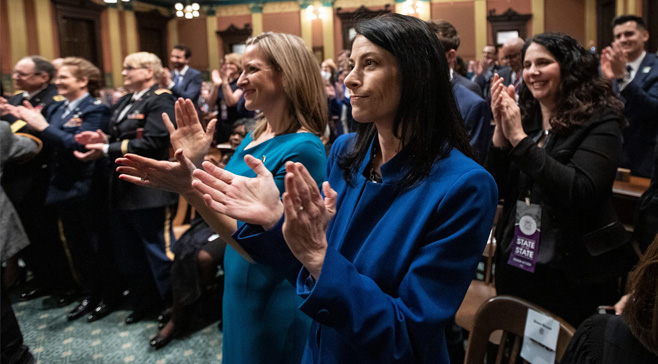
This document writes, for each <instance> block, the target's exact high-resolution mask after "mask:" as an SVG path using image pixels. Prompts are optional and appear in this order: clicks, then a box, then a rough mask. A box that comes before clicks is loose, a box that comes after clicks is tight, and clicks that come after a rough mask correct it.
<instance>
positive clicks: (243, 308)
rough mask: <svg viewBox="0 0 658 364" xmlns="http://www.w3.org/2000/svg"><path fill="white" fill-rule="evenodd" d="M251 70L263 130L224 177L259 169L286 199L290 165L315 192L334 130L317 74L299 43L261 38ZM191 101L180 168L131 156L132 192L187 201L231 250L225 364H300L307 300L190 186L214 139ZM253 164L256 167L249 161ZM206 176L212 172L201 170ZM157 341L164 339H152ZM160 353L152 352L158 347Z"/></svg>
mask: <svg viewBox="0 0 658 364" xmlns="http://www.w3.org/2000/svg"><path fill="white" fill-rule="evenodd" d="M242 66H243V68H244V71H243V72H242V75H241V76H240V78H239V80H238V82H237V84H238V86H239V87H240V88H241V89H242V90H243V91H244V99H245V106H246V108H247V109H248V110H260V111H261V114H260V115H259V116H258V118H259V124H258V125H257V126H256V128H255V129H254V131H253V132H251V133H249V134H248V135H247V136H246V137H245V139H244V140H243V141H242V143H241V144H240V146H239V147H238V148H237V149H236V151H235V154H234V155H233V157H232V158H231V160H230V161H229V162H228V164H227V165H226V170H227V171H230V172H232V173H234V174H237V175H243V176H247V177H254V176H256V174H255V173H254V171H253V170H252V168H254V163H250V164H249V165H248V164H247V163H246V162H245V157H247V156H253V157H256V158H257V160H256V162H255V163H256V164H257V165H258V166H257V167H256V168H257V169H258V170H259V171H261V173H268V174H270V175H273V176H274V181H275V184H276V187H274V188H276V189H278V191H276V192H275V193H274V194H275V195H276V196H277V197H276V198H277V199H278V196H279V195H280V193H283V190H284V187H283V185H284V176H285V174H286V171H285V164H286V162H288V161H294V162H301V163H304V165H305V166H307V167H308V169H309V171H310V174H311V175H312V178H313V179H314V180H315V183H316V185H318V184H319V183H321V182H322V180H323V179H324V173H325V153H324V146H323V145H322V143H321V141H320V138H319V135H320V134H321V133H322V132H323V131H324V129H325V127H326V124H327V103H326V99H325V97H326V96H325V92H324V86H323V82H322V77H321V76H320V69H319V67H318V65H317V61H316V60H315V58H314V56H313V54H312V53H311V51H310V50H309V49H308V48H307V47H306V45H305V44H304V42H303V40H302V39H301V38H299V37H296V36H293V35H289V34H282V33H269V32H268V33H263V34H260V35H258V36H256V37H254V38H251V39H249V40H248V41H247V48H246V50H245V53H244V55H243V57H242ZM193 107H194V106H193V105H192V103H191V101H185V102H183V101H182V100H179V101H178V103H177V105H176V112H177V114H176V115H177V117H178V118H177V121H178V124H179V125H178V130H174V128H173V126H171V125H170V126H169V131H170V133H171V140H172V143H173V145H174V148H175V149H178V148H181V149H179V150H177V151H176V154H175V156H176V158H177V160H178V161H177V162H164V161H156V160H152V159H146V158H141V157H139V156H135V155H131V154H128V155H126V158H122V159H119V160H117V163H119V164H121V165H125V167H120V168H119V169H118V171H119V172H121V173H125V175H123V176H122V177H121V178H122V179H125V180H127V181H130V182H132V183H135V184H138V185H141V186H149V187H154V188H161V189H166V190H169V191H176V192H178V193H180V194H181V195H182V196H183V197H184V198H185V199H186V200H187V201H188V202H189V203H190V204H191V205H193V206H194V207H195V208H196V209H197V211H199V213H201V215H202V216H203V218H204V219H205V220H206V222H208V225H210V227H212V228H213V230H215V231H216V232H217V233H219V235H220V236H221V238H222V239H224V240H225V241H226V242H227V243H228V244H229V246H228V247H227V248H226V253H225V257H224V271H225V276H224V282H225V283H224V301H223V302H224V303H223V314H222V316H223V339H224V342H223V345H222V347H223V351H224V353H223V358H222V362H223V363H228V364H233V363H239V364H249V363H299V362H301V358H302V352H303V350H304V342H305V340H306V336H307V335H308V330H309V326H310V318H309V317H307V316H305V315H304V314H303V313H302V312H300V311H299V310H297V307H298V306H299V305H300V304H301V302H302V299H301V298H300V297H299V296H298V295H297V293H296V291H295V287H294V286H293V285H292V284H291V282H289V281H287V280H286V278H285V276H284V275H283V274H281V273H279V272H277V271H276V270H274V269H272V268H270V267H267V266H265V265H262V264H250V262H249V261H248V259H250V258H248V256H246V255H241V253H244V251H243V250H242V249H240V248H239V247H237V249H236V247H235V246H234V245H233V246H232V245H231V244H234V241H233V240H232V238H231V234H232V233H233V232H234V231H236V230H237V229H238V227H239V226H242V225H243V223H242V222H240V221H236V220H235V219H232V218H229V217H227V216H225V215H223V214H222V213H220V212H217V211H215V210H213V209H211V208H210V207H208V206H207V205H206V203H205V201H204V197H203V194H201V193H200V192H198V191H197V190H196V189H194V188H193V187H192V172H193V169H194V164H193V163H192V161H195V164H198V165H200V163H201V162H200V161H201V160H202V158H203V156H204V155H205V154H206V151H207V149H208V145H209V144H210V141H211V140H212V135H213V125H214V123H213V122H212V121H211V122H210V124H209V128H208V130H207V132H205V133H204V132H203V130H202V128H201V125H200V123H199V121H198V119H197V118H196V114H195V113H194V112H193V110H194V109H193ZM247 159H248V160H250V161H253V159H254V158H251V159H250V158H247ZM204 167H205V168H213V167H214V166H212V165H210V164H207V163H204ZM155 339H157V337H156V338H155ZM154 346H155V345H154Z"/></svg>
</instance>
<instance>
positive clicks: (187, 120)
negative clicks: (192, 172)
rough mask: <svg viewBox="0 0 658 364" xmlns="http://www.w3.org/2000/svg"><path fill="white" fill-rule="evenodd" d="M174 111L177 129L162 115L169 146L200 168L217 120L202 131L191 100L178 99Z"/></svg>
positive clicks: (212, 121) (166, 116)
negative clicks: (167, 132) (169, 141)
mask: <svg viewBox="0 0 658 364" xmlns="http://www.w3.org/2000/svg"><path fill="white" fill-rule="evenodd" d="M174 110H175V112H176V125H177V128H176V127H174V124H173V123H172V122H171V120H170V119H169V115H167V114H166V113H162V121H163V122H164V124H165V126H166V127H167V130H169V136H170V139H171V145H172V147H173V148H174V149H175V150H177V149H182V150H183V154H185V157H187V158H189V160H191V161H192V163H194V165H195V166H197V167H199V168H200V167H201V163H202V162H203V157H204V156H205V155H206V154H208V148H209V147H210V143H211V142H212V139H213V135H214V133H215V124H216V123H217V119H212V120H210V122H209V123H208V127H207V129H206V130H205V131H204V130H203V127H202V126H201V122H200V121H199V116H198V115H197V113H196V109H195V108H194V103H193V102H192V100H189V99H188V100H183V99H182V98H179V99H178V100H177V101H176V106H175V108H174Z"/></svg>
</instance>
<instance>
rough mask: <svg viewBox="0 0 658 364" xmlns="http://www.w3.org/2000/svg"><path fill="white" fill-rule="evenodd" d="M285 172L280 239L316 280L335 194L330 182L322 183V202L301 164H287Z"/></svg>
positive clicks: (311, 178) (334, 211) (325, 247)
mask: <svg viewBox="0 0 658 364" xmlns="http://www.w3.org/2000/svg"><path fill="white" fill-rule="evenodd" d="M286 171H287V173H286V177H285V184H286V192H285V193H284V194H283V205H284V207H285V222H284V224H283V236H284V238H285V239H286V243H287V244H288V247H289V248H290V251H291V252H292V253H293V255H294V256H295V257H296V258H297V259H298V260H299V261H300V262H301V263H302V264H303V265H304V267H306V269H307V270H308V271H309V273H311V275H312V276H313V277H314V278H316V279H317V278H318V277H319V276H320V272H321V271H322V265H323V263H324V258H325V255H326V252H327V225H328V224H329V221H330V220H331V219H332V218H333V217H334V215H335V214H336V196H337V193H336V191H334V190H333V189H332V188H331V186H330V185H329V182H324V183H323V184H322V190H323V192H324V196H325V198H324V199H323V198H322V195H320V191H319V190H318V187H317V184H316V182H315V180H314V179H313V177H312V176H311V174H310V173H309V172H308V171H307V170H306V168H305V167H304V166H303V165H302V164H301V163H292V162H288V163H287V164H286Z"/></svg>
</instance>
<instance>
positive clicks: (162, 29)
mask: <svg viewBox="0 0 658 364" xmlns="http://www.w3.org/2000/svg"><path fill="white" fill-rule="evenodd" d="M135 18H136V19H137V33H138V34H139V50H140V51H143V52H151V53H153V54H155V55H156V56H158V57H159V58H160V60H161V61H162V65H163V66H166V65H167V60H168V59H169V50H168V49H167V24H168V23H169V19H170V18H169V17H166V16H163V15H162V14H161V13H160V12H159V11H157V10H155V9H154V10H151V11H149V12H136V13H135ZM173 46H174V45H172V47H173Z"/></svg>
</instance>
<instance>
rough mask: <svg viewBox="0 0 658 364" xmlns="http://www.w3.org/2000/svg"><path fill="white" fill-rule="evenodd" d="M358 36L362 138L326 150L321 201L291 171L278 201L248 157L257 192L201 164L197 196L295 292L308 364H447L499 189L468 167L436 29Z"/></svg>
mask: <svg viewBox="0 0 658 364" xmlns="http://www.w3.org/2000/svg"><path fill="white" fill-rule="evenodd" d="M356 32H357V36H356V38H355V39H354V42H353V45H352V53H351V57H350V65H351V72H350V73H349V75H348V76H347V78H346V79H345V85H346V87H347V88H349V90H350V95H351V98H350V102H351V104H352V108H353V109H352V110H353V111H352V112H353V116H354V119H355V120H357V121H358V122H359V127H358V131H357V133H356V134H348V135H344V136H341V137H339V138H338V139H337V140H336V141H335V143H334V144H333V147H332V150H331V153H330V155H329V160H328V166H327V181H326V182H324V184H323V186H322V189H323V191H324V198H323V196H322V195H321V194H320V191H319V190H318V188H317V186H316V184H315V182H314V180H313V179H312V178H311V175H310V174H309V173H308V172H307V170H306V168H305V166H304V165H303V164H301V163H288V164H287V165H286V171H287V174H286V176H285V190H286V192H285V193H284V194H283V201H280V200H279V199H278V198H276V197H277V196H276V193H275V192H274V191H273V189H272V187H271V186H272V185H273V182H272V176H271V175H270V174H269V173H268V172H267V171H266V170H264V169H263V168H262V167H261V161H260V160H259V159H257V158H254V157H252V156H247V157H246V158H245V160H246V162H247V163H248V164H249V165H250V166H252V168H253V169H254V171H255V172H256V173H257V177H256V178H244V177H239V176H236V175H233V174H231V173H228V172H227V171H224V170H221V169H219V168H213V167H212V166H210V165H207V164H204V166H207V168H206V171H207V172H203V171H200V170H197V171H195V172H194V175H195V176H196V177H197V178H199V181H195V182H194V183H193V185H194V186H195V188H197V189H198V190H199V191H201V192H203V193H204V194H205V197H204V198H205V200H206V203H207V204H208V206H211V207H212V208H214V209H216V210H217V211H220V212H222V213H227V214H229V215H232V216H234V217H235V218H237V219H240V220H241V221H246V222H249V223H250V224H248V225H245V226H243V227H242V228H241V229H239V230H238V231H237V232H236V233H235V234H234V237H235V238H236V239H237V242H238V243H239V244H241V246H242V248H244V249H245V250H246V252H247V253H248V254H249V255H250V256H251V257H252V258H253V259H254V260H256V261H258V262H262V263H264V264H267V265H269V266H271V267H273V268H274V269H276V270H277V271H279V272H282V273H283V274H285V275H286V277H287V278H288V280H289V281H291V282H293V283H294V284H295V285H296V288H297V293H298V294H299V295H300V296H301V298H302V299H303V302H302V304H301V305H300V306H299V309H300V310H301V311H302V312H304V313H305V314H306V315H308V316H309V317H311V318H312V319H313V320H314V321H313V324H312V326H311V331H310V333H309V336H308V339H307V342H306V348H305V353H304V359H303V360H302V362H303V363H319V362H322V363H394V362H395V363H412V362H413V363H436V362H439V363H447V362H448V356H447V350H446V342H445V337H444V326H445V324H446V322H447V321H448V319H449V318H450V317H451V316H453V315H454V314H455V312H456V311H457V308H458V307H459V305H460V303H461V301H462V298H463V296H464V294H465V292H466V289H467V287H468V285H469V283H470V281H471V279H472V277H473V273H474V269H475V267H476V264H477V261H478V258H479V256H480V255H481V253H482V250H483V248H484V244H485V242H486V239H487V235H488V232H489V230H490V227H491V225H490V224H491V221H492V219H493V214H494V211H495V206H496V201H497V194H496V188H495V185H494V181H493V179H492V178H491V176H490V175H489V174H488V173H487V172H486V171H485V170H484V169H483V168H482V167H480V166H479V165H478V164H477V163H476V162H474V161H473V160H472V159H470V158H469V157H470V156H471V151H470V147H469V144H468V137H467V134H466V131H465V129H464V126H463V122H462V120H461V118H460V116H459V113H458V111H457V107H456V104H455V100H454V97H453V95H452V92H451V87H450V82H449V79H448V75H449V72H448V65H447V62H446V57H445V54H444V51H443V49H442V48H441V45H440V44H439V41H438V39H437V37H436V35H435V34H434V32H433V31H432V29H430V28H429V26H428V25H427V24H426V23H425V22H424V21H422V20H419V19H417V18H413V17H409V16H403V15H399V14H389V15H385V16H382V17H378V18H374V19H371V20H367V21H364V22H361V23H359V24H358V25H357V26H356ZM263 229H265V231H264V230H263Z"/></svg>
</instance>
